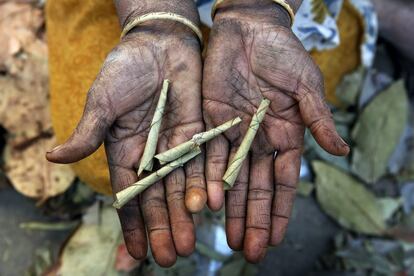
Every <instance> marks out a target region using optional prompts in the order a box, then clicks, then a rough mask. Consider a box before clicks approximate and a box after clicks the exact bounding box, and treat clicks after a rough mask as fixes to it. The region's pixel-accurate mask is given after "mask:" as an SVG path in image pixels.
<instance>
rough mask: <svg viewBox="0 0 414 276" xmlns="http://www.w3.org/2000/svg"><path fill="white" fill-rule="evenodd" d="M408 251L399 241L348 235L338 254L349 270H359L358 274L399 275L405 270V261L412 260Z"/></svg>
mask: <svg viewBox="0 0 414 276" xmlns="http://www.w3.org/2000/svg"><path fill="white" fill-rule="evenodd" d="M407 253H408V252H407ZM407 253H406V252H404V249H403V246H402V245H401V243H400V242H399V241H393V240H382V239H375V238H374V239H367V238H359V239H354V238H352V237H351V236H350V235H348V236H347V237H344V244H343V245H341V247H340V248H338V252H337V253H336V255H337V256H338V257H339V258H340V259H341V263H343V264H344V265H345V268H346V269H347V270H352V271H359V272H360V273H358V275H399V274H398V272H401V271H404V268H405V264H404V262H407V261H411V262H412V256H411V255H410V253H408V254H407ZM407 275H408V274H407Z"/></svg>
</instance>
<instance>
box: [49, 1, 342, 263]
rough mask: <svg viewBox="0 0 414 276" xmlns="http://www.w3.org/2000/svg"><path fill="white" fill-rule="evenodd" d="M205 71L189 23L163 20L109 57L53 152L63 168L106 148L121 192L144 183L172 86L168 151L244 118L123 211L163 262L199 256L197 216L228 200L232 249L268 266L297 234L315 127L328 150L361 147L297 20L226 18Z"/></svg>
mask: <svg viewBox="0 0 414 276" xmlns="http://www.w3.org/2000/svg"><path fill="white" fill-rule="evenodd" d="M264 12H265V11H264ZM264 18H265V19H264ZM285 19H286V16H285ZM202 66H203V65H202V59H201V53H200V46H199V42H198V40H197V37H196V36H195V35H194V34H193V33H192V32H191V30H189V29H187V27H185V26H183V25H180V24H178V23H171V22H152V23H150V24H146V25H145V26H142V27H138V28H136V29H135V30H134V31H132V32H130V33H129V34H128V35H127V36H126V37H125V38H124V39H123V40H122V42H121V43H120V44H119V45H118V46H117V47H116V48H115V49H114V50H113V51H112V52H111V53H110V54H109V56H108V57H107V59H106V61H105V63H104V65H103V67H102V70H101V72H100V73H99V75H98V77H97V79H96V81H95V82H94V84H93V86H92V88H91V89H90V91H89V93H88V98H87V103H86V107H85V111H84V114H83V117H82V119H81V121H80V123H79V125H78V127H77V128H76V130H75V131H74V133H73V135H72V136H71V137H70V139H69V140H68V141H67V142H66V143H65V144H64V145H62V146H60V147H58V148H57V149H54V150H53V151H52V152H49V153H48V154H47V158H48V159H49V160H50V161H53V162H59V163H70V162H76V161H78V160H81V159H82V158H85V157H87V156H88V155H90V154H92V153H93V152H94V151H95V150H96V149H97V148H98V147H99V146H100V145H101V144H102V142H104V143H105V148H106V153H107V157H108V165H109V170H110V175H111V182H112V186H113V190H114V192H117V191H119V190H121V189H123V188H126V187H128V185H130V184H132V183H134V182H136V181H137V173H136V171H137V166H138V164H139V160H140V157H141V155H142V153H143V150H144V146H145V143H146V138H147V134H148V131H149V126H150V123H151V120H152V117H153V114H154V110H155V107H156V104H157V99H158V95H159V93H160V90H161V85H162V81H163V80H164V79H169V80H170V81H171V86H170V91H169V95H168V103H167V109H166V112H165V116H164V119H163V125H162V129H161V132H160V138H159V142H158V152H162V151H165V150H167V149H169V148H171V147H174V146H176V145H177V144H180V143H182V142H185V141H187V140H188V139H190V138H191V137H192V136H193V135H194V134H196V133H199V132H201V131H204V130H205V128H212V127H215V126H217V125H220V124H222V123H224V122H225V121H227V120H230V119H233V118H235V117H237V116H240V117H241V118H242V119H243V122H242V123H241V124H240V125H238V126H236V127H234V128H232V129H231V130H229V131H227V132H226V133H225V135H222V136H220V137H218V138H216V139H214V140H213V141H211V142H210V143H208V144H207V146H206V150H205V154H204V155H203V156H200V157H198V158H196V159H194V160H192V161H190V162H189V163H188V164H186V165H185V166H184V168H180V169H177V170H176V171H174V172H173V173H171V174H170V175H169V176H168V177H166V178H165V179H164V180H163V181H160V182H159V183H157V184H155V185H153V186H152V187H150V188H148V189H147V190H146V191H145V192H144V193H142V195H140V196H139V197H137V198H136V199H134V200H132V201H131V202H129V203H128V204H127V205H126V206H124V207H123V208H122V209H121V210H119V217H120V220H121V224H122V229H123V233H124V238H125V242H126V245H127V248H128V250H129V252H130V254H131V255H132V256H133V257H135V258H137V259H141V258H144V257H146V255H147V236H146V231H147V232H148V239H149V242H150V245H151V249H152V253H153V256H154V258H155V260H156V262H157V263H158V264H160V265H161V266H170V265H172V264H174V263H175V261H176V256H177V255H179V256H188V255H189V254H191V253H192V251H193V250H194V246H195V235H194V232H195V231H194V230H195V229H194V224H193V220H192V215H191V212H197V211H199V210H200V209H201V208H202V207H203V206H204V204H205V203H206V201H207V203H208V206H209V207H210V209H212V210H213V211H217V210H219V209H220V208H222V205H223V203H224V198H226V201H225V202H226V231H227V240H228V244H229V246H230V247H231V248H233V249H235V250H243V251H244V253H245V257H246V259H247V260H248V261H250V262H258V261H260V260H261V259H262V258H263V257H264V256H265V253H266V248H267V247H268V246H269V245H271V246H274V245H277V244H278V243H280V242H281V240H282V238H283V236H284V234H285V232H286V228H287V223H288V218H289V215H290V213H291V209H292V204H293V201H294V196H295V191H296V185H297V182H298V177H299V169H300V157H301V152H302V148H303V139H304V131H305V127H309V128H310V130H311V132H312V134H313V136H314V137H315V138H316V140H317V141H318V143H319V144H320V145H321V146H322V147H323V148H324V149H325V150H327V151H328V152H330V153H332V154H335V155H345V154H347V153H348V151H349V147H348V146H347V145H346V143H345V142H343V140H342V139H341V138H340V137H339V136H338V134H337V132H336V130H335V126H334V123H333V121H332V119H331V113H330V111H329V109H328V107H327V106H326V104H325V102H324V100H323V93H324V87H323V78H322V75H321V73H320V71H319V69H318V67H317V66H316V65H315V63H314V62H313V61H312V58H311V57H310V55H309V54H308V53H307V51H306V50H305V49H304V48H303V46H302V44H301V42H300V41H299V40H298V39H297V38H296V37H295V35H294V34H293V33H292V31H291V29H290V28H289V22H288V20H279V19H278V18H276V17H275V16H274V15H269V16H263V14H262V13H261V12H256V11H252V10H250V11H247V10H244V9H242V10H232V9H225V10H222V11H220V12H219V13H218V14H217V16H216V18H215V21H214V25H213V29H212V32H211V36H210V42H209V45H208V50H207V57H206V60H205V63H204V73H203V74H202ZM202 76H203V77H202ZM263 97H265V98H267V99H269V100H271V106H270V108H269V110H268V112H267V115H266V117H265V119H264V121H263V123H262V124H261V127H260V130H259V132H258V135H257V136H256V138H255V140H254V143H253V146H252V148H251V152H250V156H249V158H248V160H246V161H245V163H244V165H243V168H242V170H241V173H240V175H239V178H238V180H237V182H236V184H235V186H234V187H233V189H231V190H230V191H228V192H227V193H226V195H225V193H224V192H223V182H222V177H223V175H224V172H225V170H226V167H227V164H228V161H229V159H231V158H232V155H233V154H234V153H235V151H236V150H237V147H238V146H239V145H240V143H241V140H242V138H243V136H244V134H245V133H246V131H247V128H248V126H249V123H250V121H251V117H252V115H253V114H254V112H255V111H256V109H257V107H258V105H259V104H260V101H261V99H262V98H263ZM275 152H277V155H276V157H275ZM186 206H187V207H189V208H186Z"/></svg>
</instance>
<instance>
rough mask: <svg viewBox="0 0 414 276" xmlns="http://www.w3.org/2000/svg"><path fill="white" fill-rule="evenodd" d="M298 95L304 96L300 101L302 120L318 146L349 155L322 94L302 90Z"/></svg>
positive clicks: (332, 152) (339, 154) (328, 150)
mask: <svg viewBox="0 0 414 276" xmlns="http://www.w3.org/2000/svg"><path fill="white" fill-rule="evenodd" d="M300 90H303V91H299V92H298V94H299V95H304V96H302V98H300V100H299V109H300V113H301V115H302V119H303V121H304V123H305V124H306V126H307V127H308V128H309V129H310V131H311V132H312V135H313V137H315V140H316V141H317V142H318V144H319V145H320V146H321V147H322V148H323V149H325V150H326V151H327V152H329V153H331V154H333V155H338V156H343V155H347V154H348V153H349V150H350V149H349V146H348V144H347V143H345V141H344V140H342V138H341V137H340V136H339V134H338V132H337V131H336V128H335V123H334V121H333V119H332V113H331V111H330V110H329V107H328V106H327V104H326V103H325V101H324V99H323V98H322V96H320V95H321V93H314V92H309V91H307V90H306V89H305V88H301V89H300Z"/></svg>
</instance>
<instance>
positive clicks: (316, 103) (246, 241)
mask: <svg viewBox="0 0 414 276" xmlns="http://www.w3.org/2000/svg"><path fill="white" fill-rule="evenodd" d="M257 2H258V1H256V0H245V1H241V0H238V1H233V3H234V5H232V4H233V3H232V2H231V1H227V2H226V4H227V5H226V6H225V8H223V9H221V10H220V11H218V13H217V15H216V17H215V20H214V25H213V29H212V33H211V36H210V42H209V45H208V51H207V58H206V61H205V65H204V79H203V98H204V117H205V122H206V124H207V126H208V127H211V126H214V125H217V124H218V123H219V122H223V121H226V120H229V119H231V118H234V117H237V116H239V117H241V118H242V119H243V122H242V123H241V124H240V125H238V126H237V127H234V128H232V129H230V130H229V131H227V132H226V133H225V135H221V136H220V137H218V138H217V139H215V140H212V141H211V142H209V143H208V144H207V154H206V156H207V164H206V179H207V182H208V184H207V187H208V203H209V206H210V208H211V209H213V210H218V209H220V208H221V207H222V205H223V200H224V191H223V181H222V178H223V175H224V173H225V171H226V168H227V164H228V162H229V160H231V159H232V156H234V154H235V152H236V151H237V149H238V147H239V146H240V144H241V141H242V139H243V137H244V135H245V134H246V132H247V129H248V128H249V124H250V122H251V119H252V116H253V114H254V113H255V112H256V110H257V107H258V106H259V104H260V102H261V100H262V99H263V98H267V99H269V100H270V101H271V105H270V107H269V110H268V111H267V114H266V116H265V118H264V120H263V122H262V124H261V126H260V128H259V131H258V133H257V136H256V138H255V140H254V141H253V144H252V147H251V149H250V152H249V156H248V158H247V159H246V160H245V162H244V164H243V166H242V169H241V171H240V174H239V176H238V179H237V180H236V183H235V185H234V187H233V188H232V189H231V190H229V191H227V193H226V232H227V240H228V243H229V246H230V247H231V248H232V249H234V250H243V251H244V254H245V257H246V259H247V260H248V261H250V262H259V261H260V260H262V259H263V258H264V256H265V254H266V250H267V247H268V246H269V245H270V246H276V245H278V244H279V243H280V242H281V241H282V239H283V237H284V235H285V232H286V229H287V225H288V220H289V216H290V213H291V210H292V206H293V201H294V197H295V193H296V187H297V183H298V180H299V170H300V160H301V154H302V149H303V143H304V132H305V128H306V127H308V128H309V129H310V131H311V132H312V135H313V137H315V139H316V141H317V142H318V143H319V145H321V147H322V148H324V149H325V150H326V151H328V152H330V153H331V154H334V155H346V154H348V152H349V147H348V145H347V144H346V143H345V142H344V141H343V140H342V139H341V138H340V137H339V135H338V133H337V132H336V129H335V125H334V122H333V120H332V118H331V116H332V114H331V112H330V110H329V108H328V106H327V105H326V103H325V101H324V99H323V95H324V86H323V77H322V74H321V72H320V70H319V68H318V67H317V65H316V64H315V63H314V62H313V60H312V58H311V56H310V55H309V53H308V52H307V51H306V50H305V48H304V47H303V46H302V44H301V42H300V41H299V40H298V38H297V37H296V36H295V35H294V34H293V32H292V30H291V29H290V19H289V18H287V13H286V11H284V10H283V9H282V8H281V7H280V6H278V5H276V4H275V3H273V2H271V1H262V3H263V4H262V5H258V3H257ZM275 153H277V155H276V157H275Z"/></svg>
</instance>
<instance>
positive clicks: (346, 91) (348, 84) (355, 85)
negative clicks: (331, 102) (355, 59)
mask: <svg viewBox="0 0 414 276" xmlns="http://www.w3.org/2000/svg"><path fill="white" fill-rule="evenodd" d="M364 77H365V69H364V67H362V66H361V67H359V68H358V69H357V70H355V71H354V72H352V73H351V74H348V75H346V76H345V77H344V78H343V80H342V82H341V83H340V84H339V85H338V87H337V88H336V97H337V98H338V99H339V100H340V101H341V103H342V104H344V105H345V106H351V105H356V103H357V100H358V96H359V94H360V92H361V87H362V84H363V81H364Z"/></svg>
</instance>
